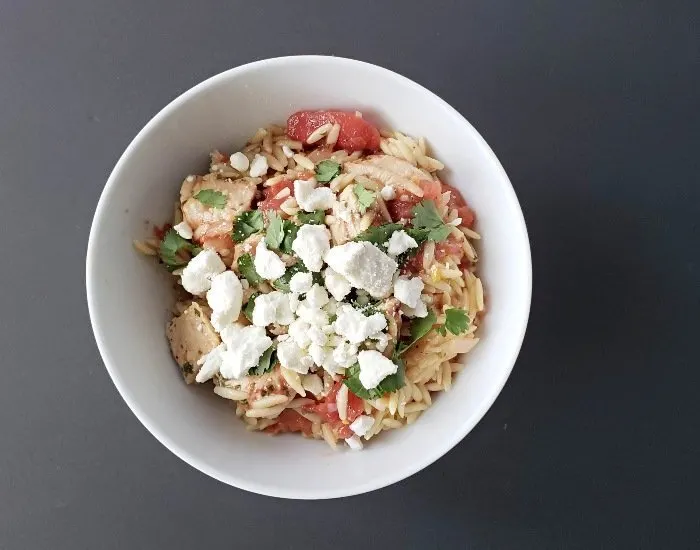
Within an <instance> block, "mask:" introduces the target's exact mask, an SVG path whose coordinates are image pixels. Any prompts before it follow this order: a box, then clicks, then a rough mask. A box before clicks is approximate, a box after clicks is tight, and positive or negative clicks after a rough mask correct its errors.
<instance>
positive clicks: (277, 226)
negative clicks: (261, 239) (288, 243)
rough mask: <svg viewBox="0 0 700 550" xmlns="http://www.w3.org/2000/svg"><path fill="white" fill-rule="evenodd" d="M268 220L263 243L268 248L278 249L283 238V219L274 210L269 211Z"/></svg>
mask: <svg viewBox="0 0 700 550" xmlns="http://www.w3.org/2000/svg"><path fill="white" fill-rule="evenodd" d="M268 220H269V223H268V225H267V232H266V233H265V243H266V244H267V247H268V248H271V249H273V250H279V247H280V245H281V244H282V241H283V240H284V220H283V219H282V218H281V217H280V215H279V214H278V213H277V212H275V211H274V210H270V211H269V214H268Z"/></svg>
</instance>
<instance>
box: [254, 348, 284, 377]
mask: <svg viewBox="0 0 700 550" xmlns="http://www.w3.org/2000/svg"><path fill="white" fill-rule="evenodd" d="M275 351H276V350H275V346H270V347H269V348H267V349H266V350H265V351H264V353H263V354H262V355H261V356H260V361H258V365H257V366H256V367H253V368H252V369H250V370H248V374H252V375H256V376H260V375H261V374H265V373H266V372H267V371H269V370H270V369H271V368H272V365H274V364H275V361H276V360H277V357H276V356H277V354H276V352H275Z"/></svg>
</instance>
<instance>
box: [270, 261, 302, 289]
mask: <svg viewBox="0 0 700 550" xmlns="http://www.w3.org/2000/svg"><path fill="white" fill-rule="evenodd" d="M307 271H308V269H306V266H305V265H304V263H303V262H297V263H295V264H294V265H290V266H289V267H288V268H287V271H285V272H284V275H282V276H281V277H280V278H279V279H275V280H274V281H272V286H274V287H275V288H276V289H277V290H283V291H284V292H289V281H291V280H292V277H293V276H294V275H295V274H297V273H306V272H307Z"/></svg>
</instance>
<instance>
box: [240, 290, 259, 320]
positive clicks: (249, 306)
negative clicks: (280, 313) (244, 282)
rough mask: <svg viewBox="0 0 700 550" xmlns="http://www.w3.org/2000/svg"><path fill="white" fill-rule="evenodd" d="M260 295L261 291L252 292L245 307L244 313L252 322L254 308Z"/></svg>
mask: <svg viewBox="0 0 700 550" xmlns="http://www.w3.org/2000/svg"><path fill="white" fill-rule="evenodd" d="M258 296H260V292H254V293H253V294H251V295H250V298H248V302H246V305H245V307H244V308H243V315H245V316H246V317H247V318H248V320H249V321H250V322H251V323H252V322H253V309H255V299H256V298H257V297H258Z"/></svg>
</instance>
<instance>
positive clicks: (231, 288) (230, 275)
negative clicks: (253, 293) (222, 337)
mask: <svg viewBox="0 0 700 550" xmlns="http://www.w3.org/2000/svg"><path fill="white" fill-rule="evenodd" d="M207 303H208V304H209V307H210V308H211V310H212V314H211V324H212V325H213V326H214V328H215V329H216V330H217V331H220V330H221V329H222V328H224V326H226V325H228V324H229V323H233V322H234V321H235V320H236V319H238V315H239V314H240V312H241V305H242V303H243V287H242V286H241V282H240V281H239V280H238V277H236V274H235V273H234V272H233V271H224V272H223V273H219V274H218V275H214V277H212V279H211V288H210V289H209V290H208V291H207Z"/></svg>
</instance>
